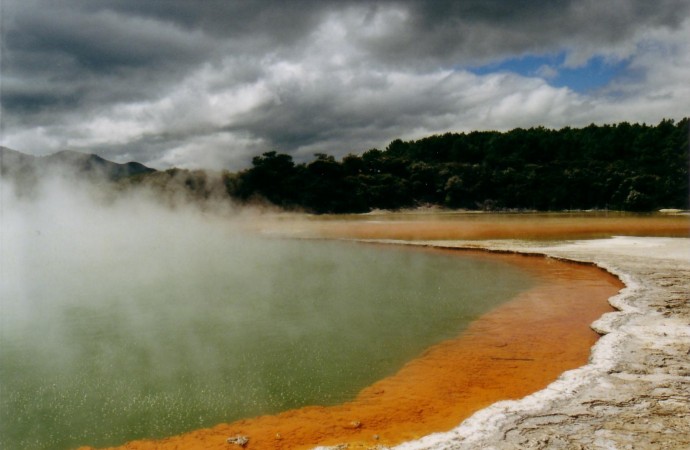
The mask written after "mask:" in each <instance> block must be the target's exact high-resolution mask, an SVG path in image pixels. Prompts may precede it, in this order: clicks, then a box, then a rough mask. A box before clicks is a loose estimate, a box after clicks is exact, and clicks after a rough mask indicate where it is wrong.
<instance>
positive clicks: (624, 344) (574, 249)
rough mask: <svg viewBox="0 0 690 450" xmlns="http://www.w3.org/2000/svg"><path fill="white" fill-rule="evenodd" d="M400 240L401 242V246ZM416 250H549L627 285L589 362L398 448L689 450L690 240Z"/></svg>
mask: <svg viewBox="0 0 690 450" xmlns="http://www.w3.org/2000/svg"><path fill="white" fill-rule="evenodd" d="M398 243H399V241H398ZM417 244H422V245H434V246H442V247H471V248H485V249H490V250H498V251H517V252H528V253H542V254H545V255H548V256H550V257H554V258H564V259H568V260H575V261H581V262H587V263H594V264H596V265H598V266H600V267H602V268H604V269H606V270H608V271H610V272H612V273H613V274H615V275H617V276H618V277H620V278H621V279H622V280H623V282H624V283H625V284H626V288H625V289H623V290H622V291H621V292H620V294H619V295H617V296H616V297H613V298H612V299H611V303H612V304H613V305H614V306H615V307H616V308H617V309H618V310H619V312H614V313H609V314H606V315H604V316H603V317H602V318H601V319H599V320H598V321H596V322H595V323H594V324H593V328H594V329H595V330H597V331H599V332H600V333H602V334H603V335H604V336H603V337H602V338H601V339H600V340H599V341H598V342H597V344H596V345H595V347H594V348H593V351H592V355H591V358H590V362H589V364H588V365H586V366H584V367H581V368H579V369H576V370H572V371H569V372H566V373H565V374H563V375H562V376H561V377H560V378H559V379H558V380H557V381H556V382H554V383H553V384H551V385H550V386H549V387H548V388H546V389H545V390H543V391H540V392H537V393H535V394H533V395H530V396H528V397H526V398H524V399H522V400H519V401H505V402H499V403H497V404H495V405H493V406H491V407H489V408H487V409H484V410H482V411H480V412H478V413H476V414H475V415H474V416H472V417H470V418H469V419H467V420H466V421H464V422H463V423H462V424H460V425H459V426H458V427H457V428H455V429H454V430H452V431H450V432H447V433H438V434H433V435H430V436H427V437H426V438H423V439H421V440H418V441H413V442H408V443H405V444H402V445H401V446H399V448H400V449H405V450H412V449H415V450H418V449H573V450H574V449H690V239H687V238H630V237H618V238H612V239H602V240H590V241H575V242H570V243H560V244H557V245H554V243H553V242H551V243H535V242H527V241H508V240H501V241H482V242H481V243H479V242H478V241H474V242H473V241H432V242H422V243H419V242H417Z"/></svg>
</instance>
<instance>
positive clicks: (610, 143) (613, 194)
mask: <svg viewBox="0 0 690 450" xmlns="http://www.w3.org/2000/svg"><path fill="white" fill-rule="evenodd" d="M688 122H689V121H688V119H687V118H685V119H683V120H681V121H679V122H677V123H676V122H674V121H673V120H663V121H662V122H661V123H659V124H658V125H656V126H650V125H639V124H629V123H626V122H623V123H620V124H617V125H603V126H597V125H590V126H588V127H585V128H580V129H574V128H563V129H560V130H551V129H547V128H543V127H538V128H530V129H521V128H518V129H514V130H512V131H509V132H503V133H502V132H496V131H475V132H471V133H460V134H457V133H446V134H443V135H436V136H430V137H427V138H424V139H420V140H417V141H402V140H395V141H393V142H391V143H390V144H389V145H388V147H386V149H385V150H379V149H371V150H368V151H366V152H364V153H363V154H362V155H352V154H351V155H348V156H346V157H344V158H343V159H342V160H340V161H338V160H336V159H335V158H334V157H332V156H329V155H327V154H316V155H315V158H314V159H313V160H312V161H311V162H308V163H301V164H296V163H295V162H294V161H293V159H292V157H291V156H290V155H287V154H282V153H278V152H275V151H273V152H267V153H264V154H263V155H261V156H256V157H255V158H254V159H253V161H252V167H251V168H249V169H247V170H244V171H242V172H239V173H234V174H230V173H226V174H225V176H224V179H225V184H226V187H227V191H228V193H229V194H230V196H232V197H234V198H235V199H239V200H240V201H244V202H250V201H253V200H256V199H262V200H264V201H268V202H270V203H273V204H275V205H278V206H280V207H284V208H288V209H303V210H307V211H311V212H315V213H346V212H366V211H370V210H372V209H401V208H413V207H418V206H441V207H446V208H463V209H482V210H513V209H516V210H544V211H545V210H582V209H615V210H628V211H651V210H655V209H660V208H680V209H687V208H688V164H689V163H688V161H689V158H688V149H689V146H688V133H689V128H688V124H689V123H688Z"/></svg>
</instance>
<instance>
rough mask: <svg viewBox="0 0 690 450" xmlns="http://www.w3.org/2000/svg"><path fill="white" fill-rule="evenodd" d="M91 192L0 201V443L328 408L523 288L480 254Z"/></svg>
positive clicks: (90, 440) (108, 439) (41, 444)
mask: <svg viewBox="0 0 690 450" xmlns="http://www.w3.org/2000/svg"><path fill="white" fill-rule="evenodd" d="M90 202H91V200H90V199H89V198H87V197H79V195H76V197H75V198H73V199H70V200H68V201H66V200H64V198H63V197H60V199H57V198H53V199H50V198H49V199H48V201H46V202H34V203H33V204H30V205H29V206H26V205H19V204H14V203H11V202H10V203H7V202H6V211H5V213H4V216H3V226H4V228H5V230H6V232H4V233H3V252H2V255H3V256H2V258H3V261H2V262H3V268H2V282H1V284H0V288H1V291H0V294H1V297H0V298H1V299H2V304H1V306H2V311H1V313H2V319H1V320H2V322H1V325H2V326H1V335H0V338H1V341H0V387H1V389H2V391H1V393H0V394H1V395H0V448H8V449H9V448H32V449H49V448H50V449H61V448H72V447H76V446H79V445H86V444H88V445H94V446H105V445H114V444H118V443H122V442H124V441H127V440H131V439H135V438H140V437H162V436H165V435H170V434H177V433H181V432H183V431H186V430H190V429H193V428H198V427H203V426H211V425H214V424H216V423H219V422H228V421H232V420H235V419H239V418H243V417H249V416H255V415H258V414H265V413H272V412H278V411H282V410H286V409H289V408H295V407H299V406H303V405H311V404H322V405H327V404H334V403H339V402H343V401H346V400H348V399H351V398H353V397H354V396H355V395H356V393H357V392H358V391H359V390H360V389H362V388H363V387H365V386H367V385H369V384H371V383H372V382H374V381H376V380H377V379H380V378H382V377H384V376H387V375H390V374H392V373H394V372H395V371H396V370H397V369H399V368H400V367H401V366H402V365H403V364H404V362H405V361H408V360H409V359H411V358H414V357H415V356H418V355H419V354H420V352H422V351H423V350H424V349H425V348H427V347H429V346H431V345H433V344H434V343H436V342H439V341H441V340H444V339H447V338H451V337H454V336H456V335H457V333H458V332H459V331H461V330H462V328H463V327H464V326H466V325H467V323H468V322H469V321H470V320H472V319H474V318H476V317H477V316H478V315H480V314H482V313H483V312H485V311H487V310H489V309H490V308H492V307H493V306H495V305H497V304H498V303H500V302H502V301H505V300H506V299H508V298H510V297H512V296H514V295H516V294H517V293H518V292H520V291H521V290H524V289H527V288H528V287H529V286H530V285H531V283H532V280H531V279H529V277H528V276H527V275H526V274H524V273H522V272H520V271H518V269H516V268H514V267H512V266H507V265H502V264H499V263H494V262H488V261H486V260H482V261H478V260H472V259H470V258H468V257H461V256H457V255H452V256H449V255H444V254H436V253H428V252H416V251H410V250H405V249H395V248H382V247H372V246H363V245H353V244H346V243H335V242H306V241H288V240H276V239H266V238H257V237H250V236H246V235H241V234H238V233H237V232H235V231H233V230H234V228H233V227H232V226H231V225H230V224H229V223H227V222H223V221H217V220H210V219H203V218H201V217H200V215H199V214H197V213H190V212H185V211H168V210H165V209H163V208H157V207H153V206H151V205H149V204H137V203H133V202H131V201H130V202H121V203H118V202H116V203H114V204H110V205H109V206H108V207H94V205H91V204H90ZM8 211H9V212H8ZM8 236H11V238H9V237H8Z"/></svg>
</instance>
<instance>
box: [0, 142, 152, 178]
mask: <svg viewBox="0 0 690 450" xmlns="http://www.w3.org/2000/svg"><path fill="white" fill-rule="evenodd" d="M0 169H1V173H2V175H3V176H5V175H7V176H14V177H24V178H26V177H37V176H40V175H42V174H46V173H50V172H57V171H60V170H67V171H73V172H75V174H76V175H83V176H85V177H94V178H102V179H106V180H109V181H119V180H122V179H124V178H128V177H132V176H135V175H142V174H149V173H153V172H156V170H155V169H152V168H150V167H146V166H145V165H143V164H141V163H138V162H128V163H124V164H119V163H115V162H112V161H108V160H107V159H104V158H101V157H100V156H98V155H94V154H87V153H79V152H73V151H61V152H58V153H54V154H52V155H48V156H32V155H27V154H24V153H21V152H18V151H16V150H12V149H9V148H7V147H0Z"/></svg>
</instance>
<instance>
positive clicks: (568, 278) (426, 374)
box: [123, 251, 620, 449]
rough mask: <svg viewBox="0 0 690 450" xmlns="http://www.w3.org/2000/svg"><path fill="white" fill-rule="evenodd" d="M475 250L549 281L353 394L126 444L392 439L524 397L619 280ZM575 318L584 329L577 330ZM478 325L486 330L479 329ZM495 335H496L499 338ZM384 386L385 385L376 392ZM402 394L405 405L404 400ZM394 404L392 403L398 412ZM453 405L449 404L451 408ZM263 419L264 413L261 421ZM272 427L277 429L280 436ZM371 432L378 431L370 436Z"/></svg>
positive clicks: (560, 367)
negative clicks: (332, 402)
mask: <svg viewBox="0 0 690 450" xmlns="http://www.w3.org/2000/svg"><path fill="white" fill-rule="evenodd" d="M475 256H476V257H485V258H498V259H499V260H500V259H505V260H512V261H514V262H513V263H516V264H519V265H521V266H523V268H525V269H527V270H532V271H533V272H534V273H535V274H537V275H538V274H540V273H541V274H542V275H541V276H544V277H546V278H547V279H549V280H550V281H549V282H548V283H546V282H545V283H542V284H540V286H541V288H540V289H541V290H539V289H536V293H535V292H531V291H528V293H527V295H525V296H524V297H525V298H523V299H519V298H518V299H515V300H511V301H510V302H508V303H507V304H504V306H502V307H498V308H497V310H500V311H496V312H494V314H491V313H490V314H488V315H487V317H484V316H482V317H483V319H484V320H482V319H480V320H479V321H477V323H475V326H474V328H475V330H474V333H472V331H471V330H470V332H469V333H463V335H465V336H464V337H463V335H461V336H460V337H459V338H458V339H454V340H452V341H448V342H445V343H441V344H439V345H437V346H435V347H432V348H431V349H430V350H429V351H428V352H427V353H426V354H425V355H424V357H422V358H419V360H413V361H412V362H411V363H409V364H408V365H406V366H405V367H404V368H403V369H402V370H401V371H400V372H399V375H400V376H398V375H396V376H393V377H390V378H389V379H384V380H382V381H381V382H378V383H376V384H375V385H373V386H371V387H369V388H367V389H365V390H364V391H363V392H362V393H361V394H360V395H359V396H358V398H357V399H356V400H355V401H354V402H350V403H348V404H345V405H341V406H336V407H329V408H323V407H308V408H302V409H298V410H293V411H288V412H286V413H282V414H279V415H277V416H267V417H263V418H258V419H248V420H245V421H239V422H235V423H232V424H227V425H219V426H217V427H214V428H212V429H206V430H197V431H193V432H190V433H187V434H185V435H181V436H177V437H173V438H166V439H163V440H160V441H134V442H130V443H129V444H126V445H125V446H124V447H123V448H142V449H143V448H176V446H178V445H179V446H181V448H216V447H218V448H222V447H223V446H227V444H226V443H225V439H226V438H227V437H231V436H234V435H237V434H242V435H247V436H249V437H250V443H249V445H247V448H249V447H251V448H308V447H311V446H313V445H317V444H318V443H322V445H323V444H326V443H330V444H331V445H332V444H335V443H337V442H339V440H341V439H347V441H348V442H350V443H351V444H350V445H351V446H355V445H356V446H361V447H373V446H379V445H382V444H389V445H390V444H393V443H396V442H401V441H404V440H405V439H410V438H414V437H418V436H423V435H424V434H427V433H430V432H433V431H434V430H439V429H450V428H452V427H453V426H455V425H456V424H457V423H458V422H460V421H461V420H462V419H464V418H466V417H469V416H470V414H472V413H473V412H475V411H477V410H479V409H481V408H483V407H486V406H487V405H490V404H492V403H494V402H495V401H497V400H500V399H505V398H520V397H523V396H524V395H527V394H529V393H531V392H535V391H537V390H539V389H542V388H544V387H545V386H547V385H548V384H549V383H551V382H552V381H553V380H555V379H556V378H557V377H558V376H559V374H561V373H562V372H563V371H564V370H568V369H572V368H574V367H579V366H581V365H582V364H584V363H586V360H587V357H588V355H589V351H590V347H591V345H592V344H593V343H594V342H595V341H596V339H597V338H598V336H597V335H596V334H595V333H594V332H592V331H591V330H590V329H589V324H590V323H591V322H592V320H594V319H595V318H597V317H599V316H601V314H602V313H603V312H604V311H610V308H609V307H608V304H607V301H606V300H607V299H608V298H609V297H610V296H611V295H612V294H613V293H615V292H617V291H618V290H619V289H620V284H619V283H618V281H617V280H616V282H615V283H613V284H610V283H612V281H607V282H606V283H609V284H607V286H608V287H607V288H606V289H608V291H606V292H608V293H606V294H601V295H597V294H596V293H595V292H599V291H596V290H594V288H591V287H590V285H594V284H595V283H594V282H592V281H591V280H594V279H596V280H599V281H597V283H599V282H601V283H602V284H603V281H601V280H602V275H603V274H601V273H599V271H598V269H595V268H592V267H587V266H582V267H572V266H570V265H566V264H561V263H557V264H554V263H553V262H552V261H550V260H548V259H546V258H543V257H539V258H525V257H524V256H516V255H489V254H487V253H486V252H484V251H481V252H477V254H476V255H475ZM518 261H519V262H518ZM613 278H614V277H611V280H613ZM542 281H543V280H542ZM585 289H589V291H587V292H588V294H587V295H585V296H584V297H585V299H587V300H590V301H589V302H586V303H587V306H586V307H584V308H583V307H582V305H581V303H585V302H584V300H583V295H582V291H583V290H585ZM596 289H601V287H599V288H596ZM589 297H592V298H591V299H590V298H589ZM520 302H521V303H520ZM596 304H600V305H601V306H595V305H596ZM559 305H560V306H559ZM578 308H579V309H578ZM574 311H578V313H573V312H574ZM575 320H577V324H576V325H577V326H576V327H575V322H574V321H575ZM492 326H493V327H494V328H491V327H492ZM496 326H498V327H499V328H495V327H496ZM482 327H483V328H482ZM487 327H488V328H487ZM501 327H502V328H503V329H504V330H510V334H506V335H499V336H498V337H491V338H486V336H492V335H493V334H494V333H493V332H494V331H496V330H499V329H501ZM574 327H575V328H578V329H579V330H580V331H577V332H575V331H573V330H572V329H573V328H574ZM514 329H518V330H519V331H517V332H516V331H514ZM487 330H490V331H489V332H487ZM540 333H541V334H540ZM578 333H579V334H578ZM482 335H483V336H485V338H484V339H483V340H482V339H478V336H482ZM555 335H558V336H560V337H559V338H558V340H557V342H567V343H568V344H569V350H568V351H565V350H564V349H561V348H560V346H559V345H558V344H556V345H554V343H553V342H550V341H549V339H548V338H546V339H545V338H544V336H555ZM539 336H541V342H543V344H542V345H543V350H542V349H541V348H540V347H539V345H537V344H536V342H539V341H540V339H539ZM516 337H517V338H516ZM498 338H500V339H501V342H498V341H497V339H498ZM583 339H585V341H583ZM487 341H488V343H487ZM512 341H514V342H512ZM545 355H548V356H545ZM556 355H558V356H556ZM573 355H575V356H573ZM480 356H481V357H483V358H484V359H485V360H487V361H486V362H485V363H483V364H485V365H481V364H479V363H477V362H476V361H475V360H477V358H480ZM467 358H470V359H471V360H473V361H475V364H479V365H475V368H476V369H477V370H476V371H474V373H472V371H471V370H465V372H467V373H466V374H459V372H458V370H460V371H462V369H458V368H459V367H463V366H466V361H467ZM533 358H534V359H533ZM425 359H426V361H425ZM491 360H494V361H491ZM497 360H504V361H503V362H501V361H498V362H497ZM551 360H553V362H551ZM430 362H431V364H430ZM441 362H442V363H443V364H447V365H448V367H449V368H450V370H448V369H446V373H445V375H444V376H445V379H444V380H445V383H446V384H445V385H443V384H441V385H440V386H437V385H435V384H434V383H429V382H428V380H430V379H432V380H435V381H436V378H439V379H442V378H441V376H442V375H443V373H442V372H434V371H433V370H435V368H433V366H435V365H438V364H441ZM425 364H426V366H425ZM453 364H454V365H453ZM492 366H493V367H492ZM430 368H431V369H432V371H431V372H430V371H429V369H430ZM492 370H493V372H492ZM403 372H404V373H403ZM508 374H509V375H508ZM492 377H493V379H495V380H496V381H495V385H496V386H500V387H486V386H485V384H486V382H489V381H490V380H492ZM506 377H507V378H508V379H509V380H513V381H512V383H511V382H508V384H506ZM420 379H422V380H425V381H424V383H422V384H420V383H419V380H420ZM401 384H402V388H400V385H401ZM436 384H438V383H436ZM489 384H490V383H489ZM395 389H397V391H395ZM492 389H493V390H494V391H492ZM388 391H390V392H391V395H390V396H389V399H388V402H387V403H385V402H384V403H382V402H381V399H382V398H385V396H386V395H388ZM383 392H386V394H384V395H382V393H383ZM472 393H474V394H472ZM497 393H498V396H497ZM472 395H474V397H472ZM405 402H407V403H406V405H407V406H404V405H401V403H405ZM417 402H418V403H417ZM357 408H359V409H357ZM363 408H364V409H363ZM367 408H369V410H368V411H367ZM387 408H389V409H387ZM442 408H445V409H442ZM393 409H394V410H395V411H396V413H394V414H393V413H392V410H393ZM439 409H441V414H440V415H439V413H438V410H439ZM451 411H454V412H453V413H452V414H451ZM434 414H436V416H434ZM391 416H395V417H391ZM260 421H263V423H259V424H258V425H257V422H260ZM291 421H292V423H291ZM300 421H301V422H300ZM306 422H312V424H308V423H306ZM322 422H329V423H330V424H329V425H326V424H324V423H322ZM313 423H316V425H317V426H316V430H315V433H316V435H317V436H318V435H320V436H321V437H319V438H317V439H316V440H315V438H314V435H313V434H312V435H311V437H307V436H310V435H309V434H308V433H307V432H306V431H305V429H306V428H309V427H310V426H311V427H312V428H314V424H313ZM355 424H357V425H355ZM276 433H279V434H280V435H281V436H280V438H278V437H277V436H276ZM305 433H306V434H305ZM312 433H313V432H312ZM374 434H376V435H377V438H374V437H373V435H374ZM379 434H380V436H379ZM345 436H348V437H347V438H345ZM310 442H312V444H309V443H310Z"/></svg>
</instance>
